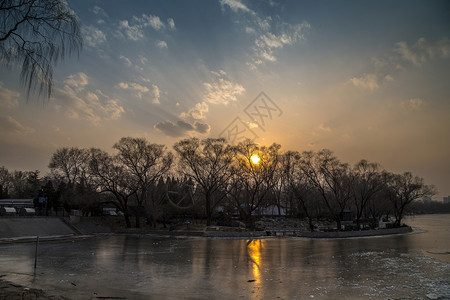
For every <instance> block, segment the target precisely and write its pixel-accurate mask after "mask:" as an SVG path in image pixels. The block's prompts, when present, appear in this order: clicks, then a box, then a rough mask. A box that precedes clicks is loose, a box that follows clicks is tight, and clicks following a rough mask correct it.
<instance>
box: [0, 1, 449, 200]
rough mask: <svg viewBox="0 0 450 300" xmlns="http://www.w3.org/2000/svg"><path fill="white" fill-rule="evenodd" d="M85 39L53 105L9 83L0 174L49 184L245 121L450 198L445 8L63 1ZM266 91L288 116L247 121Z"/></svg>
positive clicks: (15, 73) (264, 133)
mask: <svg viewBox="0 0 450 300" xmlns="http://www.w3.org/2000/svg"><path fill="white" fill-rule="evenodd" d="M68 2H69V5H70V6H71V7H72V9H73V10H74V11H75V12H76V13H77V14H78V16H79V18H80V20H81V23H82V31H83V36H84V47H83V51H82V52H81V54H80V56H79V58H78V59H77V58H68V59H66V60H65V61H64V63H62V64H59V65H57V66H56V68H55V70H54V71H55V74H54V92H53V94H52V97H51V98H50V99H49V100H45V99H44V100H42V99H38V98H37V97H35V96H31V97H30V99H27V98H26V92H25V90H24V89H23V87H22V86H21V85H20V83H19V72H20V71H19V70H18V69H15V68H12V69H11V70H8V69H5V68H2V69H1V74H0V158H1V159H0V165H4V166H5V167H6V168H8V169H10V170H14V169H17V170H35V169H39V170H41V172H42V174H45V173H47V172H48V168H47V166H48V163H49V160H50V156H51V154H52V153H53V152H54V151H55V150H56V149H57V148H60V147H65V146H76V147H98V148H102V149H104V150H107V151H111V152H112V145H113V144H114V143H115V142H117V141H118V140H119V139H120V138H121V137H124V136H133V137H145V138H147V139H148V140H150V141H151V142H154V143H160V144H165V145H167V147H168V148H170V149H171V148H172V145H173V144H174V143H175V142H176V141H178V140H180V139H181V138H184V137H189V136H197V137H200V138H204V137H217V136H219V135H221V134H222V133H223V132H224V130H225V129H226V128H228V127H227V126H229V125H230V123H232V122H233V121H234V120H236V118H239V120H240V122H241V123H243V124H245V125H246V126H248V128H250V129H251V130H252V132H253V133H254V136H252V137H253V138H255V141H256V142H258V143H261V144H271V143H272V142H277V143H280V144H281V145H282V150H298V151H305V150H320V149H323V148H327V149H330V150H332V151H334V152H335V154H336V155H337V156H338V157H339V158H340V159H341V160H342V161H344V162H349V163H351V164H353V163H355V162H357V161H359V160H360V159H363V158H364V159H367V160H369V161H376V162H378V163H380V164H381V165H382V166H383V167H384V168H386V169H388V170H389V171H392V172H404V171H411V172H412V173H414V174H415V175H418V176H420V177H423V178H424V179H425V181H426V183H428V184H435V185H436V187H437V188H438V190H439V193H438V195H436V196H435V197H434V199H437V200H442V197H443V196H448V195H450V186H449V184H448V182H449V179H450V155H449V150H448V149H450V139H449V129H450V117H449V116H450V101H449V100H450V85H449V78H450V40H449V38H450V18H449V16H450V3H449V2H448V1H409V0H408V1H320V2H317V1H269V0H268V1H244V0H242V1H239V0H220V1H219V0H218V1H206V0H205V1H139V2H134V1H126V2H125V1H95V2H93V1H87V0H82V1H81V0H76V1H75V0H72V1H68ZM261 92H264V93H265V95H267V96H268V97H269V98H270V99H271V100H272V101H273V103H274V104H276V106H277V107H278V108H279V111H277V112H276V114H275V113H274V115H273V116H272V118H271V119H270V120H269V119H266V121H267V122H266V123H264V124H262V123H261V122H258V120H257V119H251V118H250V117H249V116H248V115H247V114H246V113H245V110H246V108H247V106H248V105H249V104H250V103H252V101H253V100H254V99H255V98H256V97H257V96H258V95H260V93H261Z"/></svg>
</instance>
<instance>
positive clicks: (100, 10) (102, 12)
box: [92, 5, 108, 17]
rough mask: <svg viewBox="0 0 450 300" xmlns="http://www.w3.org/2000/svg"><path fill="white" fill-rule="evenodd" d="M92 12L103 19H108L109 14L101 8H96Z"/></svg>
mask: <svg viewBox="0 0 450 300" xmlns="http://www.w3.org/2000/svg"><path fill="white" fill-rule="evenodd" d="M92 12H93V13H94V14H96V15H99V16H102V17H108V14H107V13H106V11H105V10H104V9H103V8H101V7H100V6H97V5H96V6H94V8H93V9H92Z"/></svg>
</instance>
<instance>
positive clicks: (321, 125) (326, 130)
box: [318, 124, 331, 132]
mask: <svg viewBox="0 0 450 300" xmlns="http://www.w3.org/2000/svg"><path fill="white" fill-rule="evenodd" d="M318 128H319V129H320V130H322V131H325V132H331V128H330V127H328V126H325V125H324V124H320V125H319V127H318Z"/></svg>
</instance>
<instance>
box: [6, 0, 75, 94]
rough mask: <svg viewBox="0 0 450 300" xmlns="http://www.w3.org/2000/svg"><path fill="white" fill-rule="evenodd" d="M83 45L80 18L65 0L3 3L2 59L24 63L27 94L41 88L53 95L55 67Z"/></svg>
mask: <svg viewBox="0 0 450 300" xmlns="http://www.w3.org/2000/svg"><path fill="white" fill-rule="evenodd" d="M81 47H82V38H81V34H80V29H79V21H78V17H77V16H76V14H75V12H74V11H73V10H72V9H70V7H69V6H68V4H67V2H66V1H65V0H2V1H1V2H0V60H1V63H3V64H4V65H5V66H7V67H11V66H12V65H13V64H16V63H17V64H19V65H21V75H20V77H21V81H22V83H23V84H24V85H25V86H26V89H27V96H29V95H30V92H31V91H34V90H37V91H38V94H39V95H41V94H45V95H46V96H47V97H50V95H51V93H52V85H53V84H52V83H53V66H54V65H55V64H56V63H57V62H58V61H60V60H62V59H64V57H65V56H66V55H68V54H71V53H73V52H76V53H79V51H80V50H81Z"/></svg>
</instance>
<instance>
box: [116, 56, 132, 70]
mask: <svg viewBox="0 0 450 300" xmlns="http://www.w3.org/2000/svg"><path fill="white" fill-rule="evenodd" d="M119 59H120V60H123V61H124V62H125V64H126V65H127V66H129V67H131V66H133V63H132V62H131V60H130V59H129V58H128V57H126V56H123V55H120V56H119Z"/></svg>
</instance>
